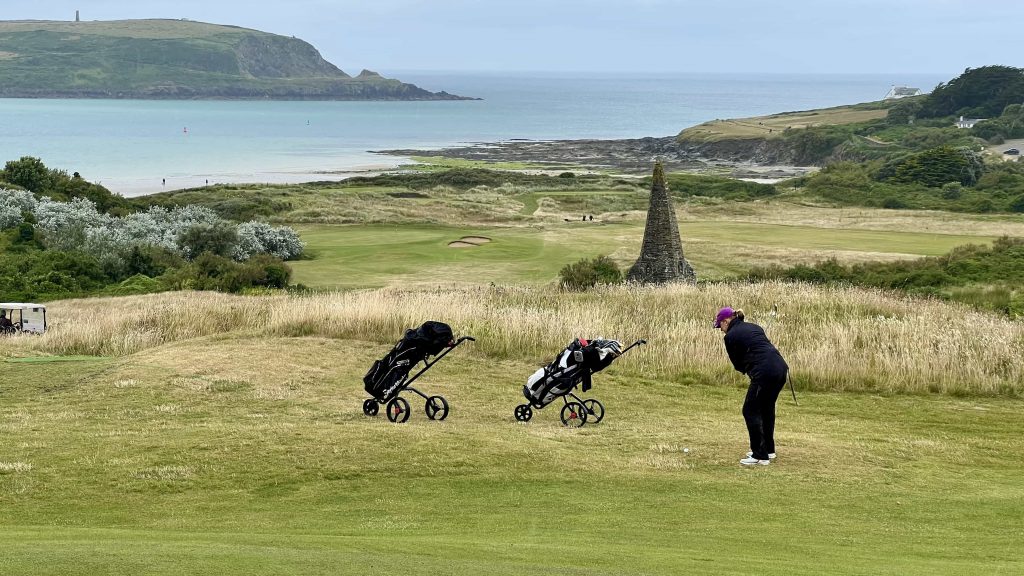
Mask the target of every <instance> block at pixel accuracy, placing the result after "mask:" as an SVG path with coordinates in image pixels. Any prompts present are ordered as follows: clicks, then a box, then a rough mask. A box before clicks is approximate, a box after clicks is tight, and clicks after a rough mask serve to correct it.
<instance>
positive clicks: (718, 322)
mask: <svg viewBox="0 0 1024 576" xmlns="http://www.w3.org/2000/svg"><path fill="white" fill-rule="evenodd" d="M729 318H732V308H730V307H728V306H726V307H725V308H722V309H721V310H719V311H718V316H715V328H721V327H722V322H724V321H726V320H728V319H729Z"/></svg>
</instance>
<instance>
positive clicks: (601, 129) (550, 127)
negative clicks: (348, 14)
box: [0, 71, 955, 196]
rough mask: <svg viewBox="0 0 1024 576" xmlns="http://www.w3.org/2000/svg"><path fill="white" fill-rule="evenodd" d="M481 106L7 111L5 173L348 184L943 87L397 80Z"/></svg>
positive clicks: (38, 104) (765, 77)
mask: <svg viewBox="0 0 1024 576" xmlns="http://www.w3.org/2000/svg"><path fill="white" fill-rule="evenodd" d="M385 75H386V76H388V77H392V78H398V79H400V80H402V81H404V82H411V83H413V84H416V85H418V86H420V87H423V88H426V89H428V90H431V91H441V90H445V91H447V92H450V93H453V94H459V95H463V96H473V97H477V98H481V99H480V100H462V101H441V102H281V101H202V100H199V101H196V100H188V101H163V100H68V99H38V100H37V99H0V161H7V160H14V159H18V158H21V157H22V156H35V157H37V158H40V159H42V161H43V162H44V163H45V164H46V165H47V166H48V167H50V168H58V169H62V170H66V171H67V172H68V173H69V174H70V173H73V172H78V173H80V174H81V175H82V176H83V177H84V178H86V179H88V180H90V181H93V182H98V183H101V184H103V185H104V186H106V187H107V188H109V189H110V190H112V191H114V192H116V193H119V194H123V195H125V196H137V195H142V194H150V193H154V192H160V191H165V190H175V189H181V188H191V187H197V186H204V185H206V184H216V183H244V182H249V183H293V182H307V181H314V180H338V179H342V178H346V177H350V176H353V175H359V174H372V173H376V172H379V171H381V170H386V169H391V168H395V167H398V166H401V165H405V164H409V163H411V160H410V159H409V158H404V157H399V156H388V155H380V154H375V153H373V152H374V151H379V150H390V149H427V150H434V149H439V148H443V147H446V146H456V145H466V144H469V143H488V142H500V141H507V140H516V139H521V140H553V139H582V138H602V139H604V138H607V139H615V138H639V137H644V136H668V135H674V134H677V133H678V132H679V131H681V130H683V129H684V128H687V127H689V126H693V125H696V124H700V123H702V122H706V121H708V120H714V119H719V118H721V119H724V118H736V117H745V116H755V115H762V114H770V113H776V112H786V111H795V110H807V109H812V108H821V107H827V106H837V105H842V104H851V103H857V102H867V101H872V100H880V99H881V98H882V97H883V96H884V95H885V94H886V93H887V92H888V91H889V89H890V88H891V87H892V86H893V85H901V86H914V87H919V88H921V89H923V90H925V91H930V90H931V89H932V88H933V87H934V86H935V85H937V84H938V83H939V82H942V81H945V80H947V79H948V78H951V77H953V76H954V75H955V73H950V74H949V75H945V76H944V75H941V74H931V75H929V74H919V73H908V74H874V75H869V74H859V75H850V74H820V75H810V74H807V75H800V74H788V75H782V74H762V75H756V74H755V75H751V74H742V75H741V74H615V73H608V74H602V75H598V74H594V73H589V74H583V73H579V74H573V73H559V74H554V73H484V72H479V73H469V72H458V73H455V72H419V71H393V72H390V73H386V74H385Z"/></svg>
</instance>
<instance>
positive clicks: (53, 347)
mask: <svg viewBox="0 0 1024 576" xmlns="http://www.w3.org/2000/svg"><path fill="white" fill-rule="evenodd" d="M481 248H482V247H481ZM724 305H733V306H737V307H742V308H744V309H745V310H747V311H748V313H749V317H750V318H751V320H752V321H755V322H760V323H762V324H764V325H766V326H767V329H768V332H769V334H770V336H771V338H772V339H773V341H775V342H776V344H777V345H778V346H779V348H780V349H781V350H782V352H783V354H784V355H785V357H786V358H787V359H788V361H789V362H790V364H791V366H792V369H793V372H792V373H793V376H794V380H795V381H796V382H797V384H798V386H799V387H800V388H802V389H805V390H828V391H845V390H853V391H878V392H886V393H893V392H896V393H929V392H936V393H947V394H954V395H987V396H993V395H1010V396H1019V395H1021V394H1022V393H1024V363H1021V362H1020V350H1022V349H1024V324H1021V323H1020V322H1014V321H1011V320H1007V319H1004V318H1000V317H996V316H994V315H990V314H985V313H981V312H974V311H970V310H969V309H967V308H966V307H963V306H956V305H950V304H945V303H941V302H937V301H927V300H912V299H907V298H898V297H895V296H891V295H887V294H885V293H882V292H878V291H869V290H854V289H832V288H818V287H810V286H804V285H795V284H782V283H764V284H754V285H717V284H711V285H705V286H701V287H690V286H670V287H663V288H644V289H641V288H614V289H607V290H599V291H596V292H590V293H584V294H578V293H563V292H560V291H557V290H554V289H545V288H538V289H530V288H505V287H493V288H468V289H437V290H420V291H400V290H376V291H362V292H349V293H333V294H322V295H313V296H305V297H295V296H264V297H232V296H225V295H219V294H209V293H172V294H161V295H151V296H141V297H126V298H114V299H94V300H83V301H67V302H60V303H55V304H53V306H52V307H51V308H50V312H51V314H50V317H51V318H52V322H53V329H52V330H50V331H49V332H48V333H47V334H46V335H45V336H43V337H20V338H14V339H9V340H8V342H9V343H10V346H9V347H8V348H7V350H8V352H7V354H12V355H16V356H34V355H38V354H39V353H48V354H61V355H98V356H127V355H131V354H134V353H137V352H140V351H144V350H149V349H152V348H156V347H160V346H164V345H167V344H171V343H174V342H180V341H184V340H188V339H192V338H198V337H205V336H213V335H217V334H224V333H232V332H242V333H253V334H264V335H270V336H283V337H309V336H316V337H329V338H341V339H357V340H367V341H376V342H379V343H381V344H386V343H389V342H392V341H393V340H395V339H396V335H400V334H401V333H402V332H403V330H404V329H405V328H408V327H409V326H413V325H418V324H420V323H421V322H423V321H424V320H426V319H439V320H443V321H446V322H448V323H450V324H452V326H454V327H455V329H456V330H458V331H460V332H462V333H466V334H471V335H473V336H475V337H477V338H478V339H479V341H478V342H477V343H476V345H475V346H473V350H474V354H477V355H478V356H479V357H480V358H481V359H486V360H488V361H495V360H500V361H504V360H520V361H527V362H531V363H541V362H542V361H543V360H544V359H545V358H547V357H548V356H550V355H551V354H553V352H552V351H557V350H558V349H560V348H561V347H563V346H564V345H565V344H566V343H567V342H569V341H571V340H572V338H574V337H577V336H585V337H586V336H589V337H594V336H607V337H614V338H618V339H622V340H624V341H626V340H628V341H633V340H636V339H639V338H645V339H647V340H649V341H650V342H651V344H650V346H648V347H646V348H643V349H641V350H639V351H638V352H637V353H636V354H631V355H630V357H629V358H625V359H623V361H622V362H621V363H620V368H621V370H622V372H623V373H624V374H628V375H631V376H638V377H643V378H650V379H656V380H660V381H667V382H687V381H690V380H692V379H694V378H711V379H718V378H727V377H729V376H730V375H731V368H729V367H728V366H726V365H725V363H723V358H722V350H721V342H720V337H718V335H717V333H715V332H714V331H712V330H711V329H710V328H709V326H710V320H709V319H710V318H711V316H712V314H713V312H714V311H715V310H717V309H718V308H719V307H720V306H724ZM775 306H777V310H778V312H777V315H776V316H771V315H770V314H769V311H770V310H772V308H773V307H775ZM197 361H199V362H201V364H202V365H203V366H212V365H214V364H217V362H218V360H216V359H209V358H207V359H203V360H197Z"/></svg>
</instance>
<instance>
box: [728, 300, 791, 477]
mask: <svg viewBox="0 0 1024 576" xmlns="http://www.w3.org/2000/svg"><path fill="white" fill-rule="evenodd" d="M715 328H718V329H719V330H721V331H722V332H723V333H725V350H726V352H728V353H729V360H731V361H732V365H733V366H734V367H735V368H736V370H738V371H740V372H742V373H743V374H746V375H747V376H749V377H750V388H748V389H747V397H746V399H745V400H744V401H743V419H744V420H746V422H747V433H748V434H749V435H750V452H747V457H746V458H744V459H742V460H740V464H743V465H744V466H755V465H758V464H760V465H763V466H767V465H768V464H770V463H771V461H772V459H773V458H775V401H776V400H777V399H778V398H779V392H781V391H782V388H783V387H784V386H785V385H786V376H787V374H788V373H789V366H788V365H787V364H786V361H785V360H783V359H782V355H781V354H779V351H778V350H777V349H776V348H775V346H773V345H772V343H771V342H770V341H769V340H768V337H767V336H766V335H765V333H764V329H762V328H761V327H760V326H758V325H757V324H753V323H751V322H745V321H744V320H743V310H733V309H732V308H729V307H726V308H722V309H721V310H719V311H718V315H717V316H715Z"/></svg>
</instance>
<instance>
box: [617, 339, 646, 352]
mask: <svg viewBox="0 0 1024 576" xmlns="http://www.w3.org/2000/svg"><path fill="white" fill-rule="evenodd" d="M643 344H647V340H644V339H643V338H641V339H639V340H637V341H636V342H633V343H632V344H630V345H629V346H628V347H627V348H626V349H625V350H623V351H622V352H619V356H622V355H623V354H625V353H626V352H629V351H630V350H632V349H633V348H635V347H637V346H640V345H643Z"/></svg>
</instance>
